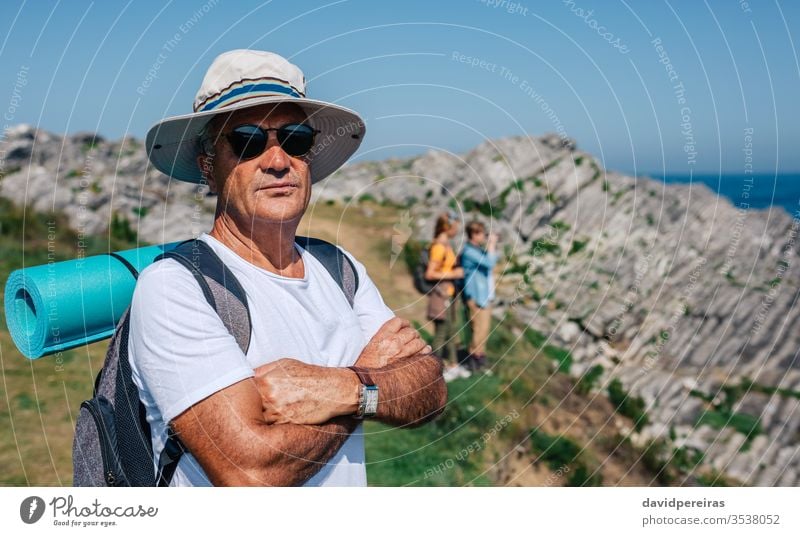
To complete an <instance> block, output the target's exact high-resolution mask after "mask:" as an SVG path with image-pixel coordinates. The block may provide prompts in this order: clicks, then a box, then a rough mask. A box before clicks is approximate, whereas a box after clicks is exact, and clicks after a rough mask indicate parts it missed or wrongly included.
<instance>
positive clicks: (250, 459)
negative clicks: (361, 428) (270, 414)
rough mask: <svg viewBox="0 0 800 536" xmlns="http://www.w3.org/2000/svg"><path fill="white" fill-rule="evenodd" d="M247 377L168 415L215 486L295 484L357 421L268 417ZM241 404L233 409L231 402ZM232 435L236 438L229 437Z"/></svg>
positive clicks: (337, 445)
mask: <svg viewBox="0 0 800 536" xmlns="http://www.w3.org/2000/svg"><path fill="white" fill-rule="evenodd" d="M259 403H260V397H259V393H258V391H257V390H256V388H255V383H254V382H253V381H252V380H249V381H242V382H239V383H237V384H235V385H233V386H231V387H229V388H226V389H225V390H224V391H222V392H218V393H216V394H215V395H214V396H211V397H209V398H207V399H205V400H203V401H201V402H199V403H198V404H196V405H195V406H192V408H190V409H189V410H187V411H185V412H184V413H182V414H181V415H179V416H178V417H176V418H175V419H174V420H173V421H172V427H173V429H174V430H175V432H177V434H178V437H180V438H181V440H182V441H183V442H184V445H186V447H187V448H188V449H189V451H190V452H191V453H192V454H193V455H194V456H195V457H196V458H197V459H198V461H199V462H200V463H201V465H202V467H203V469H204V470H205V472H206V474H207V475H208V478H209V479H210V481H211V482H212V483H213V484H214V485H215V486H265V485H267V486H294V485H300V484H303V483H305V482H306V481H307V480H308V479H309V478H311V477H312V476H314V475H315V474H316V473H317V472H318V471H319V470H320V469H321V468H322V467H323V466H324V465H325V464H326V463H327V462H328V461H329V460H330V459H331V458H332V457H333V456H334V455H335V454H336V453H337V452H338V451H339V449H340V448H341V446H342V445H343V444H344V442H345V441H346V440H347V438H348V437H350V434H351V433H352V432H353V431H354V430H355V428H356V426H358V421H356V420H355V419H353V418H351V417H336V418H334V419H331V420H329V421H328V422H326V423H324V424H321V425H300V424H276V423H272V424H269V423H267V422H266V421H265V420H264V419H263V418H262V415H260V414H248V412H249V410H248V409H247V408H250V407H255V406H258V405H259ZM237 407H242V408H245V409H244V410H240V411H234V412H232V408H237ZM232 438H237V439H235V440H234V439H232Z"/></svg>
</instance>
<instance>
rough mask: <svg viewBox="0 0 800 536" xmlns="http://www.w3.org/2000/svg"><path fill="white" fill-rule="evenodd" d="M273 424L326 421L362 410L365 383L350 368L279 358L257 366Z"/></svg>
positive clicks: (258, 381)
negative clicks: (359, 398) (362, 390)
mask: <svg viewBox="0 0 800 536" xmlns="http://www.w3.org/2000/svg"><path fill="white" fill-rule="evenodd" d="M255 373H256V377H255V379H256V385H257V386H258V391H259V393H261V400H262V403H263V406H264V420H265V421H267V423H270V424H285V423H294V424H323V423H326V422H328V421H329V420H330V419H333V418H334V417H338V416H341V415H352V414H353V413H355V412H356V410H357V409H358V396H359V390H360V386H361V384H360V383H359V381H358V377H357V376H356V375H355V374H354V373H353V372H352V371H350V370H347V369H343V368H333V367H319V366H316V365H309V364H306V363H303V362H301V361H297V360H296V359H288V358H285V359H278V360H277V361H273V362H271V363H268V364H266V365H263V366H261V367H258V368H257V369H255Z"/></svg>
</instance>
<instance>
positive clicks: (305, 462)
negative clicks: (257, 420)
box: [258, 417, 358, 486]
mask: <svg viewBox="0 0 800 536" xmlns="http://www.w3.org/2000/svg"><path fill="white" fill-rule="evenodd" d="M266 426H267V427H269V428H270V434H269V435H270V436H271V437H274V438H275V441H274V442H272V443H271V444H268V445H267V448H268V449H270V450H271V451H273V453H272V456H270V457H269V458H270V461H271V462H272V463H268V464H266V467H264V475H265V476H267V477H268V478H267V479H268V481H271V482H270V483H271V484H272V485H278V486H299V485H302V484H304V483H305V482H306V481H308V480H309V479H310V478H311V477H313V476H314V475H316V474H317V473H318V472H319V471H320V470H321V469H322V468H323V467H324V466H325V464H326V463H327V462H328V461H329V460H330V459H331V458H333V457H334V456H335V455H336V453H337V452H339V449H340V448H341V447H342V445H344V443H345V441H347V439H348V438H349V437H350V434H352V433H353V431H354V430H355V429H356V427H357V426H358V421H357V420H356V419H353V418H351V417H336V418H335V419H332V420H330V421H328V422H327V423H325V424H319V425H305V424H270V425H266ZM258 485H263V483H259V484H258Z"/></svg>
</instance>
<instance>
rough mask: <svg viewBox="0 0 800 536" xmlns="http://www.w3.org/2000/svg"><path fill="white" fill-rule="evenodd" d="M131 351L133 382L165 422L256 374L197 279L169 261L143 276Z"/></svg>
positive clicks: (136, 293)
mask: <svg viewBox="0 0 800 536" xmlns="http://www.w3.org/2000/svg"><path fill="white" fill-rule="evenodd" d="M128 348H129V350H130V360H131V368H132V369H133V375H134V381H135V382H136V383H137V384H139V385H140V387H142V388H143V389H145V390H147V392H148V393H149V394H150V396H151V397H152V400H153V402H154V403H155V404H156V405H157V406H158V409H159V411H160V413H161V415H162V418H163V421H164V422H165V423H169V422H170V421H171V420H172V419H173V418H175V417H177V416H178V415H180V414H181V413H182V412H183V411H185V410H187V409H188V408H190V407H191V406H193V405H194V404H196V403H197V402H200V401H201V400H203V399H205V398H207V397H209V396H210V395H212V394H214V393H215V392H217V391H220V390H221V389H224V388H225V387H228V386H230V385H233V384H234V383H236V382H238V381H241V380H243V379H245V378H248V377H250V376H253V374H254V373H253V369H252V367H250V365H249V364H248V362H247V359H246V356H245V355H244V353H243V352H242V351H241V349H240V348H239V346H238V345H237V343H236V340H235V339H234V338H233V336H232V335H231V334H230V333H228V330H227V329H226V328H225V325H224V324H223V323H222V320H221V319H220V317H219V315H217V313H216V312H215V311H214V309H213V308H212V307H211V305H209V303H208V302H207V301H206V299H205V297H204V296H203V292H202V290H201V289H200V285H199V284H198V283H197V281H196V280H195V279H194V276H192V275H191V274H190V273H189V271H188V270H186V269H185V268H184V267H182V266H181V265H179V264H178V263H177V262H176V261H174V260H171V259H170V260H163V261H159V262H157V263H155V264H153V265H151V266H149V267H148V268H147V269H145V270H144V271H142V273H141V274H140V275H139V279H138V280H137V282H136V289H135V291H134V293H133V301H132V304H131V310H130V336H129V344H128Z"/></svg>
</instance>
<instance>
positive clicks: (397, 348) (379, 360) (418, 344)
mask: <svg viewBox="0 0 800 536" xmlns="http://www.w3.org/2000/svg"><path fill="white" fill-rule="evenodd" d="M430 351H431V347H430V346H428V345H426V344H425V341H423V340H422V337H420V336H419V333H418V332H417V330H416V329H414V328H413V327H412V326H411V322H409V321H408V320H405V319H403V318H400V317H397V316H396V317H394V318H392V319H391V320H388V321H387V322H386V323H385V324H384V325H382V326H381V327H380V329H379V330H378V331H377V333H375V335H374V336H373V337H372V339H370V341H369V342H368V343H367V345H366V346H365V347H364V349H363V350H362V351H361V355H359V356H358V359H357V360H356V366H359V367H365V368H383V367H385V366H386V365H388V364H389V363H392V362H394V361H397V360H399V359H403V358H407V357H411V356H413V355H416V354H419V353H428V352H430Z"/></svg>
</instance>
